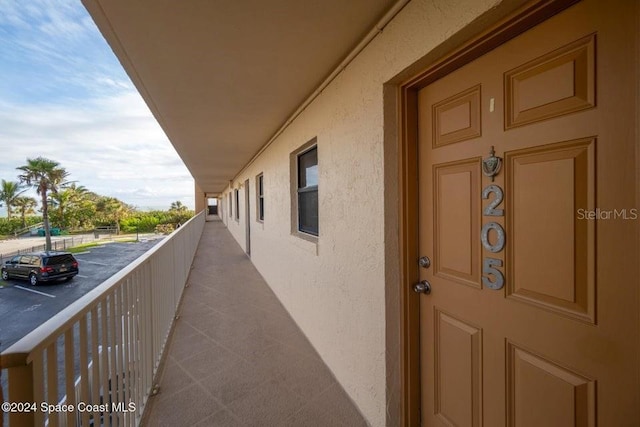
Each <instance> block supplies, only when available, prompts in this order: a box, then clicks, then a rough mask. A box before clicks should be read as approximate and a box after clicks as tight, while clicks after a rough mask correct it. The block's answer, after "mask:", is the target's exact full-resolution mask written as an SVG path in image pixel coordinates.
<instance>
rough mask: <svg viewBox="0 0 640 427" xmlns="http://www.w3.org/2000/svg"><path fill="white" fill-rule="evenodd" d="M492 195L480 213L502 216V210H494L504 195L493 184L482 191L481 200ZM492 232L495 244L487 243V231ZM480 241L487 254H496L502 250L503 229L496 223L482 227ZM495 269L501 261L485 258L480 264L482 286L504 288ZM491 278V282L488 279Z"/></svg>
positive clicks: (502, 278)
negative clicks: (494, 236) (492, 197)
mask: <svg viewBox="0 0 640 427" xmlns="http://www.w3.org/2000/svg"><path fill="white" fill-rule="evenodd" d="M491 194H494V195H495V198H494V199H493V200H491V201H490V202H489V205H488V206H487V207H486V208H485V209H484V211H483V212H482V213H483V214H484V215H485V216H504V210H503V209H496V208H497V207H498V206H500V203H502V199H503V198H504V193H503V192H502V188H500V187H499V186H497V185H495V184H491V185H487V186H486V187H485V188H484V190H482V198H483V199H485V200H486V199H489V197H490V195H491ZM491 230H494V231H495V233H496V236H497V238H496V243H495V244H493V245H492V244H491V243H490V242H489V231H491ZM480 240H481V241H482V246H484V248H485V249H486V250H488V251H489V252H493V253H497V252H500V251H502V250H503V249H504V243H505V235H504V228H502V226H501V225H500V224H498V223H497V222H488V223H486V224H484V225H483V226H482V230H481V231H480ZM495 267H502V260H501V259H497V258H491V257H485V258H484V260H483V262H482V284H483V285H484V286H486V287H487V288H489V289H494V290H498V289H501V288H502V287H503V286H504V275H503V274H502V272H501V271H500V270H498V269H497V268H495ZM489 276H493V279H494V280H493V281H492V280H491V279H490V278H489Z"/></svg>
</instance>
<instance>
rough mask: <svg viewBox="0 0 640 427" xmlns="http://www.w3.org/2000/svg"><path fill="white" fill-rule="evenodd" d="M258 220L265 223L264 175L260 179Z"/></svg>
mask: <svg viewBox="0 0 640 427" xmlns="http://www.w3.org/2000/svg"><path fill="white" fill-rule="evenodd" d="M258 219H259V220H260V221H264V183H263V176H262V175H260V176H259V177H258Z"/></svg>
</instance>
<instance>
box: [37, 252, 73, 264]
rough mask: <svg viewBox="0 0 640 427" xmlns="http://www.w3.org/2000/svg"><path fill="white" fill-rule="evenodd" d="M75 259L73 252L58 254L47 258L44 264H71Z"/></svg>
mask: <svg viewBox="0 0 640 427" xmlns="http://www.w3.org/2000/svg"><path fill="white" fill-rule="evenodd" d="M73 261H74V259H73V255H71V254H65V255H56V256H52V257H49V258H45V260H44V265H56V264H71V263H72V262H73Z"/></svg>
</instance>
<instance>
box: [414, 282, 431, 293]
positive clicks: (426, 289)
mask: <svg viewBox="0 0 640 427" xmlns="http://www.w3.org/2000/svg"><path fill="white" fill-rule="evenodd" d="M413 292H415V293H417V294H427V295H429V294H430V293H431V283H429V282H427V281H426V280H423V281H421V282H418V283H416V284H415V285H413Z"/></svg>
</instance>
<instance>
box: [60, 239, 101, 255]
mask: <svg viewBox="0 0 640 427" xmlns="http://www.w3.org/2000/svg"><path fill="white" fill-rule="evenodd" d="M98 245H99V244H98V243H95V242H91V243H84V244H82V245H78V246H74V247H72V248H67V252H71V253H72V254H76V253H78V252H84V251H86V250H87V249H89V248H94V247H96V246H98Z"/></svg>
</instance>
